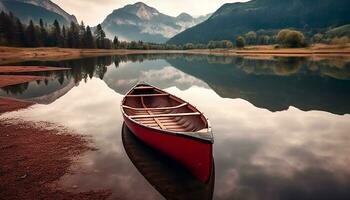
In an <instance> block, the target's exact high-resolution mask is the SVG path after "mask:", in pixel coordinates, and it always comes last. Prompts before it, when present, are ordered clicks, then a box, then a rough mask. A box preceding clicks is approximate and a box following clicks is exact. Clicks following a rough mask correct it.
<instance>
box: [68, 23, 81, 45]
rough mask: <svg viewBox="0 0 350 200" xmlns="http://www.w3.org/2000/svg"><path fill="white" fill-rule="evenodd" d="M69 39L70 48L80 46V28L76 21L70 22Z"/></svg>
mask: <svg viewBox="0 0 350 200" xmlns="http://www.w3.org/2000/svg"><path fill="white" fill-rule="evenodd" d="M67 39H68V40H67V41H68V42H67V43H68V47H69V48H79V28H78V27H77V25H76V24H75V23H74V22H71V24H70V28H69V30H68V34H67Z"/></svg>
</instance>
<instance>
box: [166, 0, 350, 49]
mask: <svg viewBox="0 0 350 200" xmlns="http://www.w3.org/2000/svg"><path fill="white" fill-rule="evenodd" d="M349 23H350V1H349V0H288V1H281V0H251V1H248V2H245V3H228V4H224V5H223V6H221V7H220V8H219V9H218V10H217V11H216V12H215V13H214V14H213V15H212V16H211V17H210V18H209V19H208V20H206V21H205V22H203V23H201V24H199V25H197V26H194V27H192V28H189V29H187V30H186V31H184V32H182V33H180V34H178V35H176V36H175V37H173V38H172V39H170V40H169V43H171V44H185V43H188V42H192V43H207V42H208V41H210V40H225V39H229V40H234V38H235V37H236V36H237V35H240V34H244V33H246V32H248V31H258V30H271V29H282V28H289V27H291V28H298V29H310V28H326V27H330V26H341V25H344V24H349Z"/></svg>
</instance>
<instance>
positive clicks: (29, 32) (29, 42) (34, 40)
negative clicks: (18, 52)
mask: <svg viewBox="0 0 350 200" xmlns="http://www.w3.org/2000/svg"><path fill="white" fill-rule="evenodd" d="M25 35H26V46H27V47H37V46H38V45H39V42H38V36H37V35H36V31H35V26H34V23H33V21H32V20H30V22H29V25H28V27H27V29H26V31H25Z"/></svg>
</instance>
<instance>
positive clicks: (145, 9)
mask: <svg viewBox="0 0 350 200" xmlns="http://www.w3.org/2000/svg"><path fill="white" fill-rule="evenodd" d="M123 10H125V11H127V12H128V13H131V14H134V15H136V16H138V17H139V18H140V19H142V20H151V19H152V18H153V17H154V16H158V15H159V14H160V13H159V11H158V10H157V9H155V8H152V7H150V6H148V5H147V4H145V3H143V2H137V3H135V4H129V5H126V6H125V7H124V8H123Z"/></svg>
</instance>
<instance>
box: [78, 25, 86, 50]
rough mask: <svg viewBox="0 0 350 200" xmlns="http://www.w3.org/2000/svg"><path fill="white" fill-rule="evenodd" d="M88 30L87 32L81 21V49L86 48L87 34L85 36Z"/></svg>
mask: <svg viewBox="0 0 350 200" xmlns="http://www.w3.org/2000/svg"><path fill="white" fill-rule="evenodd" d="M85 32H86V30H85V25H84V22H83V21H81V23H80V25H79V47H80V48H86V38H85V36H86V34H85Z"/></svg>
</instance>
